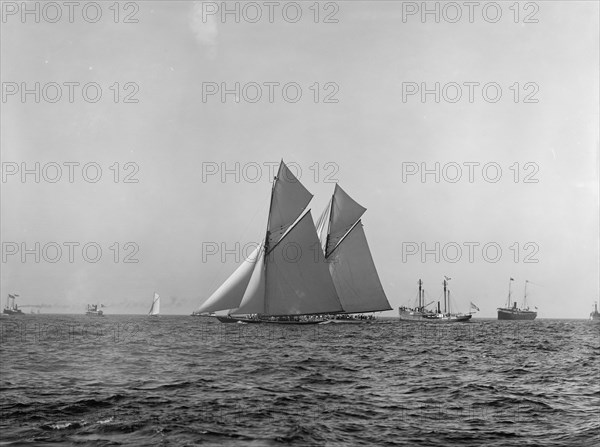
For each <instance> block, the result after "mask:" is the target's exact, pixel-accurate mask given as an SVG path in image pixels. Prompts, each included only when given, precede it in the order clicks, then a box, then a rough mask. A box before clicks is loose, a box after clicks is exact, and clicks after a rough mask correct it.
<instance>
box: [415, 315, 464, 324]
mask: <svg viewBox="0 0 600 447" xmlns="http://www.w3.org/2000/svg"><path fill="white" fill-rule="evenodd" d="M471 317H472V315H444V316H443V317H439V316H437V315H433V316H429V315H427V316H424V317H423V320H424V321H427V322H428V323H466V322H468V321H469V320H470V319H471Z"/></svg>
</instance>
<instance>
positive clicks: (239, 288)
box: [198, 245, 262, 312]
mask: <svg viewBox="0 0 600 447" xmlns="http://www.w3.org/2000/svg"><path fill="white" fill-rule="evenodd" d="M260 254H262V245H260V246H258V247H256V249H255V250H254V251H253V252H252V254H251V255H250V256H248V258H247V259H246V260H245V261H244V262H243V263H242V264H241V265H240V266H239V267H238V268H237V269H236V271H235V272H233V274H232V275H231V276H230V277H229V278H227V280H226V281H225V282H224V283H223V284H221V286H220V287H219V288H218V289H217V290H216V291H215V292H214V293H213V294H212V295H211V296H210V297H209V298H208V299H207V300H206V301H205V302H204V303H203V304H202V305H201V306H200V308H199V309H198V312H216V311H219V310H228V309H236V308H237V307H239V305H240V302H241V301H242V298H243V296H244V292H245V291H246V287H247V286H248V282H249V281H250V276H251V275H252V272H253V271H254V265H255V264H256V261H257V259H259V258H260Z"/></svg>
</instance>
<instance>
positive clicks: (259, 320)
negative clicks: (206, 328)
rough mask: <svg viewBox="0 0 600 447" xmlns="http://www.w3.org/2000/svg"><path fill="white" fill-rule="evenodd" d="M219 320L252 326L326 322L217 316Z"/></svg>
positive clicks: (321, 321) (318, 321) (320, 321)
mask: <svg viewBox="0 0 600 447" xmlns="http://www.w3.org/2000/svg"><path fill="white" fill-rule="evenodd" d="M217 320H219V321H220V322H221V323H250V324H294V325H297V324H319V323H323V322H324V321H325V320H281V319H274V320H271V319H267V318H241V317H231V316H217Z"/></svg>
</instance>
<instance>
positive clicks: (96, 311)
mask: <svg viewBox="0 0 600 447" xmlns="http://www.w3.org/2000/svg"><path fill="white" fill-rule="evenodd" d="M100 307H104V304H88V305H87V310H86V312H85V314H86V315H89V316H91V317H103V316H104V312H102V311H101V310H100Z"/></svg>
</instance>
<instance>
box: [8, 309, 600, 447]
mask: <svg viewBox="0 0 600 447" xmlns="http://www.w3.org/2000/svg"><path fill="white" fill-rule="evenodd" d="M0 326H1V327H0V336H1V339H0V342H1V345H0V346H1V347H0V360H1V367H0V368H1V369H0V373H1V374H0V396H1V404H0V411H1V417H2V419H1V436H0V439H1V441H0V443H2V444H10V445H50V444H52V445H61V444H63V445H73V444H85V445H132V446H139V445H233V446H236V445H255V446H276V445H292V446H295V445H298V446H304V445H340V446H342V445H343V446H346V445H381V446H384V445H411V446H412V445H417V446H450V445H474V446H481V445H487V446H510V445H519V446H525V445H535V446H567V445H573V446H592V445H596V446H597V445H600V434H599V432H600V415H599V412H600V405H599V404H600V377H599V375H600V325H597V324H596V325H594V324H593V323H590V322H587V321H583V320H581V321H572V320H571V321H567V320H537V321H533V322H504V321H503V322H499V321H474V322H471V323H467V324H463V325H435V324H429V323H427V324H425V325H423V324H415V323H401V322H399V321H398V320H389V321H386V322H378V323H374V324H363V325H324V326H323V325H319V326H310V327H307V326H302V327H298V326H296V327H291V326H270V325H265V326H263V325H234V324H229V325H225V324H220V323H218V322H216V321H213V320H209V319H203V318H197V317H184V316H181V317H175V316H161V317H160V318H159V319H154V320H151V319H149V318H146V317H131V316H106V317H104V318H96V319H94V318H92V317H85V316H66V315H65V316H58V315H35V316H29V315H27V316H21V317H3V318H2V319H0Z"/></svg>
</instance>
